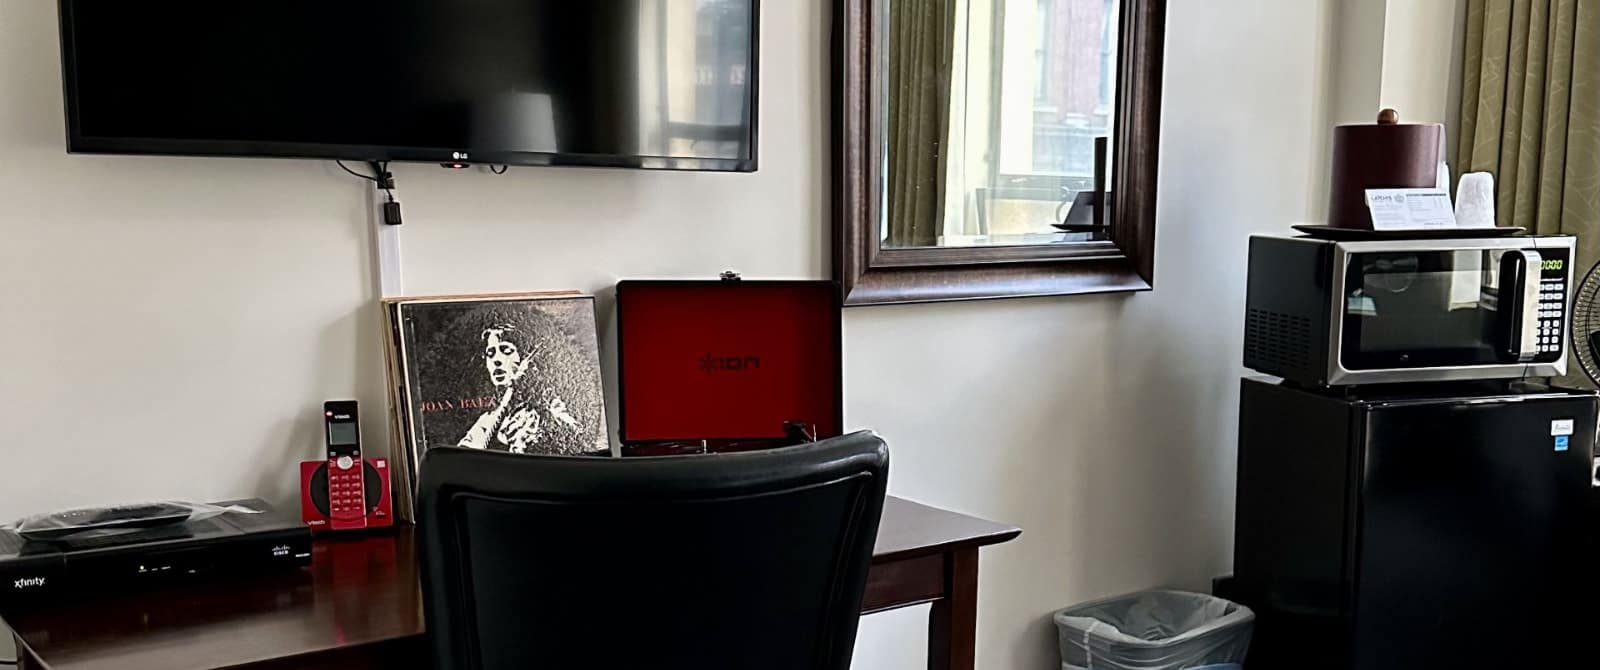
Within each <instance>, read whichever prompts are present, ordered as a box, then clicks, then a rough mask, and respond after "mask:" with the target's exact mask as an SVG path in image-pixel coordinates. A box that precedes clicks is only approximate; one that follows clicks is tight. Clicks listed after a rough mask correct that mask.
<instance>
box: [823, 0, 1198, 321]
mask: <svg viewBox="0 0 1600 670" xmlns="http://www.w3.org/2000/svg"><path fill="white" fill-rule="evenodd" d="M1165 20H1166V0H836V4H835V17H834V50H835V53H834V58H835V63H834V79H835V97H834V104H835V109H834V119H833V121H834V143H835V147H834V150H835V154H834V161H835V166H834V167H835V170H834V179H835V184H834V273H835V277H836V279H837V280H838V282H839V284H840V287H841V290H842V291H843V293H844V303H845V304H846V305H871V304H886V303H907V302H938V301H948V300H975V299H983V298H1010V297H1022V296H1035V295H1062V294H1073V293H1103V292H1114V291H1141V290H1148V289H1149V288H1151V286H1152V282H1153V276H1152V275H1153V269H1154V246H1155V202H1156V193H1155V183H1156V151H1157V147H1158V143H1159V130H1160V128H1159V125H1160V107H1161V67H1162V55H1163V54H1162V44H1163V40H1164V32H1165Z"/></svg>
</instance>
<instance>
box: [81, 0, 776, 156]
mask: <svg viewBox="0 0 1600 670" xmlns="http://www.w3.org/2000/svg"><path fill="white" fill-rule="evenodd" d="M61 18H62V22H61V25H62V57H63V68H64V74H65V85H66V103H67V135H68V139H67V148H68V150H69V151H73V152H88V153H137V154H186V155H216V156H278V157H302V158H340V159H350V160H369V161H382V160H397V161H428V162H441V163H453V162H463V163H487V164H515V165H601V166H614V167H641V168H665V169H686V170H726V171H752V170H754V169H755V166H756V122H755V118H756V66H757V52H758V49H757V34H758V30H757V27H758V25H759V19H758V0H61Z"/></svg>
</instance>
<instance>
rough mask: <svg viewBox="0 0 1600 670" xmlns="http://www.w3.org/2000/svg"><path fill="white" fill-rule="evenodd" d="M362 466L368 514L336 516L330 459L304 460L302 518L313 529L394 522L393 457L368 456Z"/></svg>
mask: <svg viewBox="0 0 1600 670" xmlns="http://www.w3.org/2000/svg"><path fill="white" fill-rule="evenodd" d="M362 469H363V476H364V477H365V479H364V480H363V481H362V488H363V489H364V491H363V492H364V493H365V497H366V505H365V508H366V514H365V515H364V516H356V517H353V518H348V519H334V518H333V515H332V513H331V511H330V507H331V505H330V496H329V491H328V462H327V461H304V462H302V463H301V464H300V518H301V520H302V521H305V523H306V525H307V526H310V527H311V530H312V531H313V532H319V533H320V532H326V531H349V530H366V529H369V528H387V527H389V526H393V525H394V496H393V493H392V491H391V489H390V481H391V478H390V476H389V459H387V458H368V459H366V461H365V464H364V467H363V468H362Z"/></svg>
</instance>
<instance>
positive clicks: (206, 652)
mask: <svg viewBox="0 0 1600 670" xmlns="http://www.w3.org/2000/svg"><path fill="white" fill-rule="evenodd" d="M1021 532H1022V531H1021V530H1019V529H1017V528H1015V527H1012V526H1007V525H1004V524H998V523H993V522H990V521H984V520H982V519H977V518H973V517H970V516H966V515H962V514H957V513H955V512H949V511H945V510H941V509H937V508H933V507H928V506H926V505H921V504H918V503H914V502H910V501H907V500H901V499H899V498H890V499H889V500H888V501H887V502H886V503H885V505H884V512H883V522H882V524H881V525H880V529H879V532H878V541H877V546H876V548H875V550H874V552H873V563H874V565H875V566H882V565H889V564H904V563H905V562H906V561H907V560H908V559H914V558H917V557H923V556H930V555H935V554H940V553H943V552H945V551H948V550H950V549H951V548H952V547H957V546H964V547H972V548H976V547H979V546H985V545H990V544H997V543H1000V542H1005V541H1007V540H1010V539H1012V538H1015V537H1016V536H1017V535H1018V534H1020V533H1021ZM875 569H876V567H875ZM419 580H420V578H419V576H418V572H417V561H416V552H415V547H414V544H413V542H412V531H411V529H410V528H402V529H399V530H398V531H397V532H396V533H394V534H391V535H383V536H374V537H366V538H352V539H338V540H328V541H320V542H318V543H317V544H316V547H315V549H314V555H313V559H312V565H311V568H310V569H309V570H304V571H298V572H291V573H284V574H278V575H270V576H265V577H257V578H250V579H245V580H240V581H232V582H221V583H218V584H212V585H198V584H197V585H186V586H183V587H180V588H173V589H167V590H162V591H156V592H153V593H152V592H144V593H140V594H130V595H119V596H112V597H107V598H95V599H92V600H86V601H80V602H77V603H74V604H55V605H50V606H44V607H37V608H31V609H17V610H15V611H13V610H12V609H9V608H7V609H3V610H0V617H3V618H4V620H5V621H6V623H7V624H9V625H10V626H11V628H12V629H13V630H15V631H16V633H17V635H18V637H20V638H21V639H22V641H23V642H24V643H25V644H26V645H27V647H28V649H29V650H30V651H31V652H32V653H33V654H34V656H36V657H37V658H39V659H40V660H42V661H44V662H45V663H46V664H47V665H46V667H47V668H49V669H50V670H146V669H150V670H156V669H159V670H215V669H220V668H240V667H249V668H251V669H252V670H254V669H256V668H295V669H297V670H311V669H313V668H337V667H340V665H341V663H340V660H339V659H340V658H342V657H345V656H346V655H349V656H350V657H352V658H353V657H356V656H360V657H362V658H366V659H370V658H372V657H373V656H374V655H379V656H391V655H392V656H393V659H394V663H393V664H392V666H391V667H414V666H415V665H416V661H417V658H418V656H416V655H417V654H421V655H426V653H427V652H426V650H425V648H424V646H423V644H424V642H423V637H422V634H423V623H422V596H421V589H420V587H419V583H420V581H419ZM868 609H872V610H876V609H883V608H882V607H877V606H869V608H868ZM19 654H24V655H26V654H25V653H24V652H22V651H21V650H19ZM24 667H26V666H24Z"/></svg>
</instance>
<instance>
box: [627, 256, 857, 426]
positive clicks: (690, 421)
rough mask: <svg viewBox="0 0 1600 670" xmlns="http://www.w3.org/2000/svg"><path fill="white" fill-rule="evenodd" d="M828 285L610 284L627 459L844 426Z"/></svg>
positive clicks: (727, 279) (734, 279) (729, 279)
mask: <svg viewBox="0 0 1600 670" xmlns="http://www.w3.org/2000/svg"><path fill="white" fill-rule="evenodd" d="M839 314H840V312H839V302H838V291H837V290H836V289H835V287H834V286H833V284H832V283H831V282H828V281H746V280H742V279H740V278H739V277H738V275H736V274H733V273H725V274H724V275H723V278H722V280H721V281H624V282H620V283H618V284H617V339H618V345H619V346H618V349H617V350H618V354H617V357H618V360H617V367H618V387H619V394H620V397H621V398H620V399H621V407H620V409H621V413H620V419H619V425H620V428H621V433H622V445H623V447H622V449H623V455H624V456H649V455H667V454H683V453H702V452H728V451H750V450H757V449H769V448H774V447H782V446H790V445H794V444H798V443H801V442H806V441H811V440H820V439H826V438H829V437H836V436H838V435H840V434H841V432H842V430H843V426H842V424H843V414H844V410H843V406H844V400H843V386H844V384H843V368H842V365H841V358H842V357H841V355H840V348H841V340H840V338H841V333H840V319H839Z"/></svg>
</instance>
